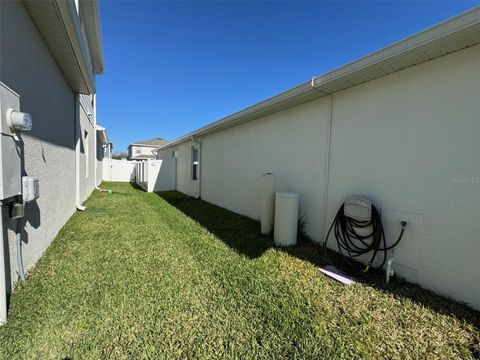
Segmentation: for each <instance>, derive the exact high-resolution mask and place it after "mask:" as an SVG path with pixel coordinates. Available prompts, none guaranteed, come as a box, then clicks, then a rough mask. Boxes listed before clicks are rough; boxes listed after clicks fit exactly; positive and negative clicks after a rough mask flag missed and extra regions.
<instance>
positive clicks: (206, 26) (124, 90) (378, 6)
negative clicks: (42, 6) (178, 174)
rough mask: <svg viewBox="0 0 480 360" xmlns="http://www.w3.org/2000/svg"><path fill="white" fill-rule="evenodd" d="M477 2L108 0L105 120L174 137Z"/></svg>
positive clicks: (120, 137)
mask: <svg viewBox="0 0 480 360" xmlns="http://www.w3.org/2000/svg"><path fill="white" fill-rule="evenodd" d="M479 4H480V0H479V1H470V2H459V1H455V2H445V1H442V2H431V1H430V2H409V1H405V2H313V1H309V2H298V1H296V2H286V1H277V2H274V1H262V2H250V1H249V2H246V1H244V2H233V1H215V2H203V1H195V2H184V1H176V2H166V1H146V2H143V1H106V0H103V1H100V15H101V25H102V33H103V46H104V59H105V73H104V74H103V75H101V76H99V77H98V78H97V104H98V110H97V119H98V123H99V124H101V125H103V126H106V127H107V128H108V133H109V136H110V139H111V141H113V143H114V151H125V150H126V147H127V146H128V143H130V142H135V141H139V140H145V139H150V138H153V137H163V138H166V139H174V138H176V137H178V136H180V135H182V134H184V133H186V132H189V131H191V130H194V129H196V128H198V127H200V126H202V125H205V124H208V123H210V122H212V121H215V120H218V119H220V118H222V117H224V116H226V115H229V114H231V113H233V112H235V111H238V110H241V109H242V108H244V107H246V106H249V105H252V104H254V103H256V102H258V101H261V100H263V99H265V98H268V97H270V96H273V95H275V94H277V93H279V92H281V91H283V90H286V89H288V88H290V87H292V86H295V85H297V84H299V83H301V82H303V81H306V80H308V79H311V78H312V76H315V75H321V74H322V73H324V72H326V71H329V70H332V69H335V68H336V67H338V66H340V65H342V64H345V63H347V62H350V61H352V60H355V59H357V58H359V57H361V56H363V55H366V54H368V53H369V52H372V51H375V50H377V49H379V48H381V47H383V46H386V45H388V44H390V43H391V42H394V41H397V40H400V39H402V38H404V37H406V36H408V35H410V34H413V33H415V32H417V31H420V30H423V29H424V28H426V27H429V26H431V25H434V24H435V23H437V22H439V21H442V20H445V19H447V18H449V17H452V16H454V15H456V14H459V13H461V12H463V11H466V10H468V9H470V8H472V7H474V6H476V5H479Z"/></svg>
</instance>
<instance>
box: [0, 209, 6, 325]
mask: <svg viewBox="0 0 480 360" xmlns="http://www.w3.org/2000/svg"><path fill="white" fill-rule="evenodd" d="M3 208H4V205H3V204H0V231H1V234H0V239H1V244H0V326H1V325H3V324H5V323H6V322H7V274H6V269H5V265H6V263H5V239H4V238H3V226H4V219H3Z"/></svg>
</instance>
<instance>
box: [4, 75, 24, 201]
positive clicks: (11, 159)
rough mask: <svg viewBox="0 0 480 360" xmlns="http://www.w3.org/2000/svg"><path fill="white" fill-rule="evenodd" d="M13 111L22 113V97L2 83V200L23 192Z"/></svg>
mask: <svg viewBox="0 0 480 360" xmlns="http://www.w3.org/2000/svg"><path fill="white" fill-rule="evenodd" d="M12 110H13V111H16V112H20V97H19V95H18V94H16V93H15V92H14V91H13V90H11V89H10V88H9V87H7V86H6V85H5V84H3V83H1V82H0V114H1V124H0V130H1V132H0V200H4V199H8V198H11V197H13V196H17V195H20V194H21V192H22V180H21V173H22V171H21V149H20V148H19V147H18V144H17V137H16V134H15V133H14V131H13V129H12V127H11V122H10V115H11V113H12Z"/></svg>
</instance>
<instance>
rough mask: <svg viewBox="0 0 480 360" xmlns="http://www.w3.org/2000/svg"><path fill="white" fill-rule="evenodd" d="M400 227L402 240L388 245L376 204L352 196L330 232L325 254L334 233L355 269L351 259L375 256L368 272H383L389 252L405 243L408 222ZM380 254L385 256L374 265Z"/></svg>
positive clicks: (345, 256) (347, 260)
mask: <svg viewBox="0 0 480 360" xmlns="http://www.w3.org/2000/svg"><path fill="white" fill-rule="evenodd" d="M400 226H401V230H400V234H399V236H398V238H397V239H396V240H395V242H393V244H391V245H387V242H386V239H385V231H384V228H383V224H382V219H381V216H380V213H379V211H378V210H377V208H376V207H375V205H373V204H372V202H371V201H370V200H369V199H367V198H365V197H363V196H357V195H354V196H349V197H347V198H346V199H345V202H344V203H343V204H342V205H341V206H340V208H339V209H338V212H337V214H336V216H335V219H334V220H333V222H332V225H331V226H330V229H329V230H328V232H327V236H326V238H325V241H324V243H323V246H324V251H325V253H327V244H328V239H329V237H330V234H331V233H332V230H333V234H334V236H335V238H336V240H337V246H338V249H339V251H340V254H341V255H342V257H343V258H344V259H345V261H346V262H347V263H348V264H349V265H351V266H353V264H352V262H351V261H349V260H350V259H356V258H358V257H360V256H362V255H369V254H371V256H370V258H369V261H368V263H367V266H366V268H365V269H364V271H365V272H366V271H368V270H369V269H370V268H377V269H380V268H382V267H383V266H384V265H385V263H386V261H387V252H388V251H389V250H391V249H393V248H394V247H395V246H397V245H398V243H399V242H400V240H402V237H403V234H404V232H405V228H406V226H407V222H406V221H401V222H400ZM379 254H380V256H382V258H381V261H380V263H379V264H377V265H374V263H375V260H376V258H377V255H379Z"/></svg>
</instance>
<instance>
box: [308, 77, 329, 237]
mask: <svg viewBox="0 0 480 360" xmlns="http://www.w3.org/2000/svg"><path fill="white" fill-rule="evenodd" d="M312 82H313V80H312ZM332 119H333V95H330V106H329V110H328V133H327V151H326V154H325V180H324V181H325V186H324V190H323V191H324V200H323V237H324V239H325V237H326V236H327V231H328V229H327V206H328V190H329V186H328V185H329V181H330V152H331V150H330V149H331V143H332Z"/></svg>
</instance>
